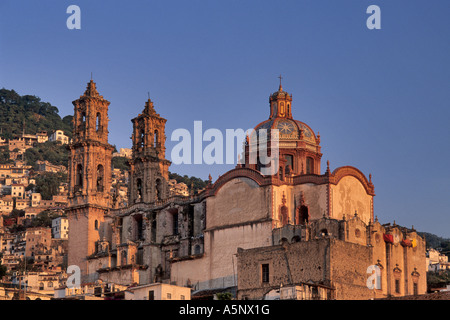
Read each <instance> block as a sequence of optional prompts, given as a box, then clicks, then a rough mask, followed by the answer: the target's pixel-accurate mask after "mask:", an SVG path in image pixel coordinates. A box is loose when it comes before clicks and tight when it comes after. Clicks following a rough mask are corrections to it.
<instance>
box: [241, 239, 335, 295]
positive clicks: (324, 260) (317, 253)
mask: <svg viewBox="0 0 450 320" xmlns="http://www.w3.org/2000/svg"><path fill="white" fill-rule="evenodd" d="M329 250H330V249H329V239H320V240H311V241H307V242H296V243H293V244H290V245H284V246H272V247H265V248H255V249H250V250H244V251H240V252H239V253H238V256H237V258H238V265H237V266H238V298H242V297H244V296H247V297H248V298H249V299H261V298H262V297H263V296H264V294H266V293H267V292H269V291H270V290H271V289H272V288H277V287H278V288H279V286H280V285H281V284H283V285H288V284H295V283H300V282H307V281H310V280H311V281H313V282H326V280H329V276H330V265H329ZM263 264H268V265H269V282H267V283H263V282H262V265H263Z"/></svg>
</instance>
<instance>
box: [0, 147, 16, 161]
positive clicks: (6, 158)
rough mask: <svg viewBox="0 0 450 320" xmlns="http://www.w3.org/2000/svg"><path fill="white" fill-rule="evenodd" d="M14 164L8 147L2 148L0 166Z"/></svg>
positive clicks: (0, 149)
mask: <svg viewBox="0 0 450 320" xmlns="http://www.w3.org/2000/svg"><path fill="white" fill-rule="evenodd" d="M8 163H14V160H11V159H10V158H9V150H8V146H3V147H0V164H8Z"/></svg>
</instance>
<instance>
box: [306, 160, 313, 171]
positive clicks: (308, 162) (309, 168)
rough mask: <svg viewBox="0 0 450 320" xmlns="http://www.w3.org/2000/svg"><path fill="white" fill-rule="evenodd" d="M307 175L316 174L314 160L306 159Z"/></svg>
mask: <svg viewBox="0 0 450 320" xmlns="http://www.w3.org/2000/svg"><path fill="white" fill-rule="evenodd" d="M306 173H307V174H310V173H314V160H313V158H309V157H308V158H306Z"/></svg>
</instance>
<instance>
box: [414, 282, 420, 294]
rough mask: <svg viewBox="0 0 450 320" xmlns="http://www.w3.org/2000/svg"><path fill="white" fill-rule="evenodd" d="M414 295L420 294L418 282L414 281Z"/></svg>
mask: <svg viewBox="0 0 450 320" xmlns="http://www.w3.org/2000/svg"><path fill="white" fill-rule="evenodd" d="M413 290H414V295H415V296H417V295H418V294H419V286H418V285H417V283H416V282H414V283H413Z"/></svg>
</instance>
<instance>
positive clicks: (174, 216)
mask: <svg viewBox="0 0 450 320" xmlns="http://www.w3.org/2000/svg"><path fill="white" fill-rule="evenodd" d="M172 231H173V234H174V235H177V234H178V231H179V230H178V212H176V213H173V214H172Z"/></svg>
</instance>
